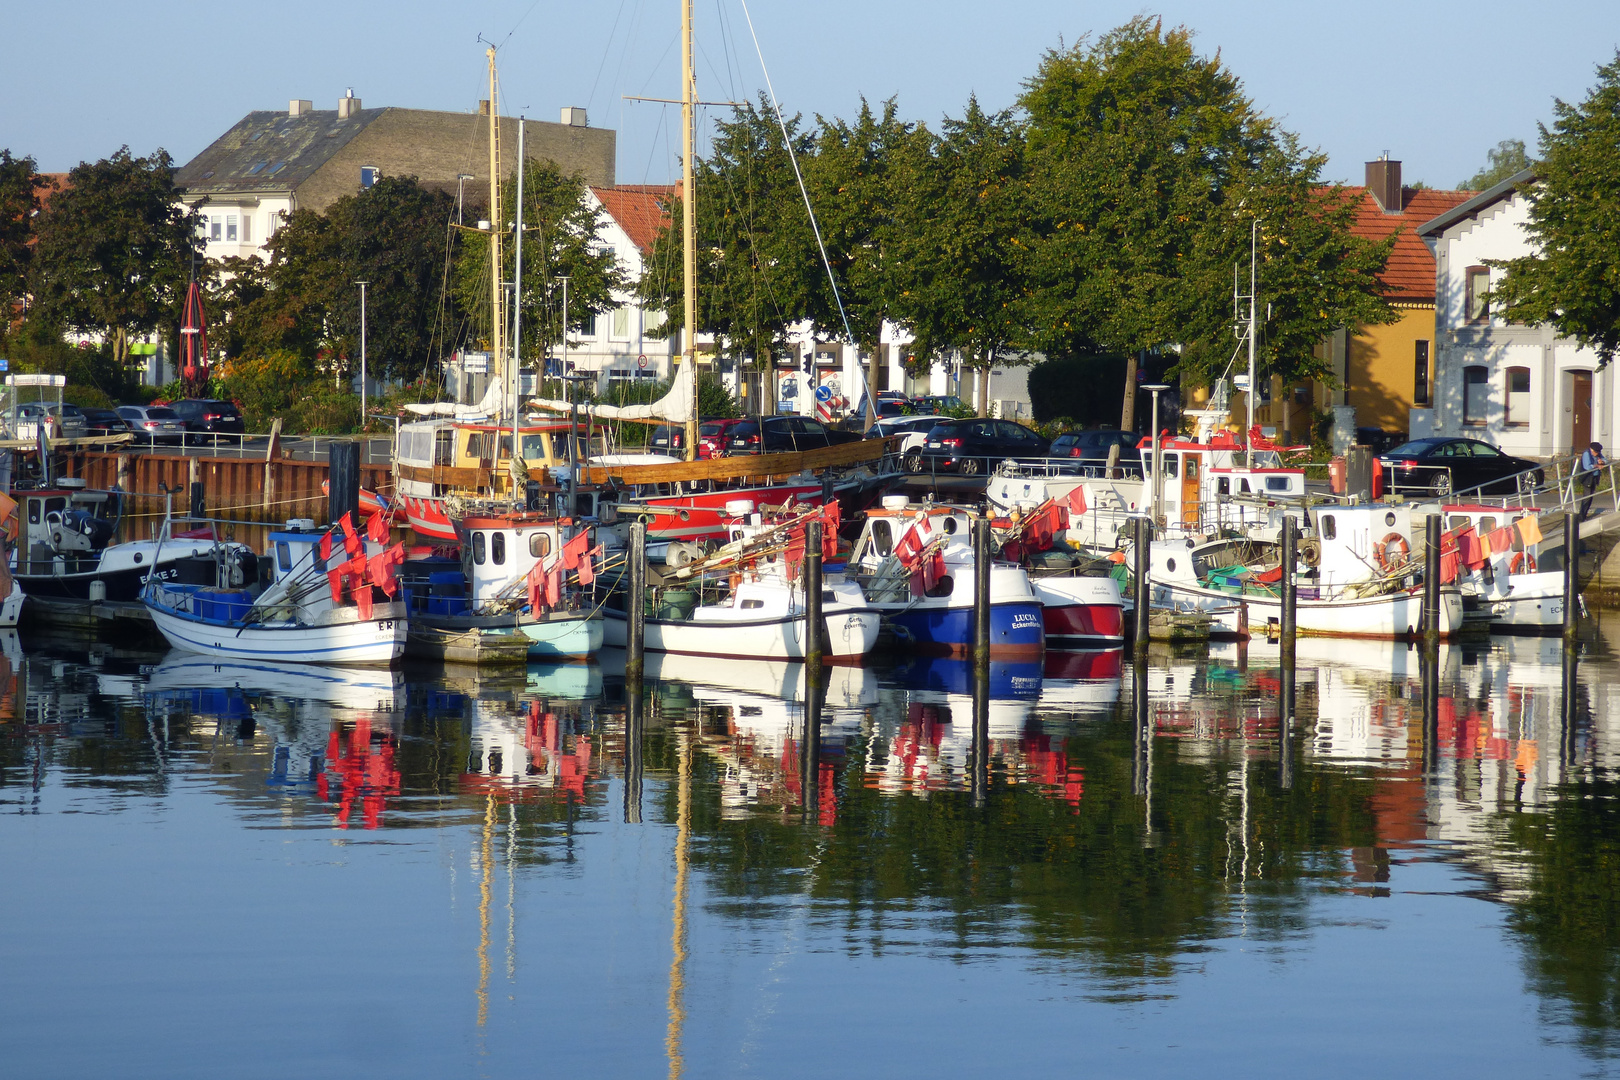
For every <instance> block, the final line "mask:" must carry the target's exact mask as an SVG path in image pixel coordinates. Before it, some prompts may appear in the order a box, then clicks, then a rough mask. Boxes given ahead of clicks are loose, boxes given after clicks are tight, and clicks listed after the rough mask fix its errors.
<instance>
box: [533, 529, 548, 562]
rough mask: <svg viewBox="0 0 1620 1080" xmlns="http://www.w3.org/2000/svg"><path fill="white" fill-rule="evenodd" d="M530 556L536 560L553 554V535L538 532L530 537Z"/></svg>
mask: <svg viewBox="0 0 1620 1080" xmlns="http://www.w3.org/2000/svg"><path fill="white" fill-rule="evenodd" d="M529 554H530V555H532V556H534V557H535V558H536V559H543V558H545V557H546V556H547V555H550V554H551V535H550V534H549V533H543V532H537V533H535V534H534V535H532V536H530V537H529Z"/></svg>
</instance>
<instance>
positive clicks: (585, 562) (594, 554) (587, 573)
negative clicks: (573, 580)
mask: <svg viewBox="0 0 1620 1080" xmlns="http://www.w3.org/2000/svg"><path fill="white" fill-rule="evenodd" d="M581 535H583V534H581ZM601 557H602V545H601V544H597V545H596V546H595V547H593V548H591V550H589V551H587V552H586V553H585V554H584V555H582V556H580V560H579V583H580V585H581V586H585V585H589V584H591V582H593V581H595V580H596V560H597V559H600V558H601Z"/></svg>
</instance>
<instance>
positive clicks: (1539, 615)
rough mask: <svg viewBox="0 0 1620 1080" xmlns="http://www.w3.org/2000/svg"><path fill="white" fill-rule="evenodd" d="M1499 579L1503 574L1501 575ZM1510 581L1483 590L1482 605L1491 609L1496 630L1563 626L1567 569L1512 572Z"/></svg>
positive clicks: (1548, 629)
mask: <svg viewBox="0 0 1620 1080" xmlns="http://www.w3.org/2000/svg"><path fill="white" fill-rule="evenodd" d="M1496 580H1497V581H1501V580H1503V576H1502V575H1500V574H1499V575H1498V577H1497V579H1496ZM1506 580H1507V588H1506V589H1505V590H1502V591H1500V592H1499V591H1497V590H1495V589H1482V590H1480V591H1479V601H1480V605H1481V607H1482V608H1483V609H1484V610H1485V611H1488V612H1490V615H1491V629H1492V630H1501V631H1515V630H1516V631H1523V632H1538V633H1539V632H1550V631H1554V630H1559V629H1561V628H1562V627H1563V625H1564V574H1563V571H1561V570H1559V571H1554V572H1551V573H1545V574H1542V573H1536V574H1511V575H1507V576H1506Z"/></svg>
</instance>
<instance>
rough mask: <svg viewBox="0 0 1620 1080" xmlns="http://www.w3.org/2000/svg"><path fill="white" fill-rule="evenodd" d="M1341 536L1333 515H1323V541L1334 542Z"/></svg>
mask: <svg viewBox="0 0 1620 1080" xmlns="http://www.w3.org/2000/svg"><path fill="white" fill-rule="evenodd" d="M1338 535H1339V525H1338V522H1336V521H1334V520H1333V515H1332V514H1323V515H1322V539H1324V540H1332V539H1334V538H1336V537H1337V536H1338Z"/></svg>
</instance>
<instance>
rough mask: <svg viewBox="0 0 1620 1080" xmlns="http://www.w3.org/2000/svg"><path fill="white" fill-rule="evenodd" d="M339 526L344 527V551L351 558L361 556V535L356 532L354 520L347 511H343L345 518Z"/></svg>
mask: <svg viewBox="0 0 1620 1080" xmlns="http://www.w3.org/2000/svg"><path fill="white" fill-rule="evenodd" d="M338 524H339V525H341V526H342V527H343V550H344V551H347V552H348V553H349V557H350V558H353V557H354V556H356V555H358V554H360V550H361V545H360V534H359V533H357V532H355V531H354V519H353V518H351V517H350V516H349V512H348V511H347V510H345V511H343V517H342V518H340V519H339V520H338Z"/></svg>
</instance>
